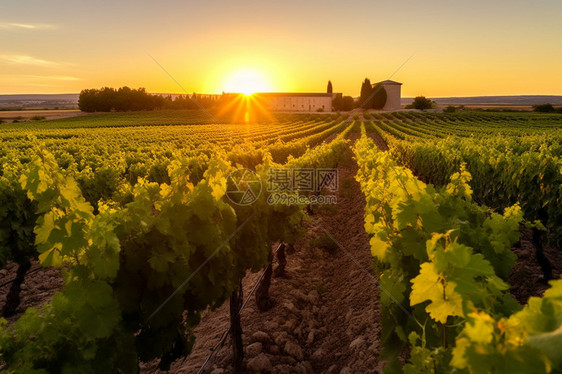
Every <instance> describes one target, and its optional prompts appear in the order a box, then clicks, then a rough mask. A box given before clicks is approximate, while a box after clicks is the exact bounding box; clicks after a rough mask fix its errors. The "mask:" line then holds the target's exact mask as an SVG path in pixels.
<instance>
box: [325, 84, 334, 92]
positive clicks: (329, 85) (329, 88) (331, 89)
mask: <svg viewBox="0 0 562 374" xmlns="http://www.w3.org/2000/svg"><path fill="white" fill-rule="evenodd" d="M326 92H328V93H333V92H334V90H333V88H332V81H328V89H327V91H326Z"/></svg>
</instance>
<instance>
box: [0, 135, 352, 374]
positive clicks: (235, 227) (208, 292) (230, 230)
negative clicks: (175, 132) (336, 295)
mask: <svg viewBox="0 0 562 374" xmlns="http://www.w3.org/2000/svg"><path fill="white" fill-rule="evenodd" d="M345 147H347V141H345V140H344V139H343V138H338V139H336V140H334V141H333V142H331V143H329V144H324V145H322V146H320V147H317V148H314V149H312V150H310V151H308V152H306V153H305V154H304V155H303V156H302V157H300V158H297V159H295V158H291V162H290V164H288V165H286V166H285V167H314V165H322V166H324V167H330V166H333V165H334V164H335V163H337V162H338V160H339V157H340V155H341V150H342V149H343V148H345ZM226 159H227V155H226V154H224V153H221V152H219V151H217V152H216V154H215V156H214V157H211V158H210V159H209V160H208V161H207V164H206V167H205V168H203V170H204V172H203V176H202V178H200V179H199V180H198V181H196V182H194V181H193V180H191V179H190V175H191V174H192V170H193V165H194V160H193V159H190V158H189V157H177V158H175V159H173V160H172V161H171V163H170V165H169V166H168V169H167V172H168V175H169V178H170V183H161V184H159V183H155V182H150V181H148V180H146V179H142V178H141V179H139V180H138V182H137V183H136V184H135V185H123V186H121V189H124V190H125V191H123V194H126V195H128V196H129V198H128V199H127V200H123V201H121V202H115V201H102V202H99V203H98V209H97V213H96V214H95V212H94V208H93V207H92V205H91V204H89V203H88V202H87V201H86V200H85V198H84V197H83V195H82V193H81V191H80V189H79V186H78V184H77V182H76V181H75V180H74V179H73V178H72V175H71V173H69V172H66V171H64V170H62V169H61V168H60V166H59V165H58V164H57V162H56V160H55V158H54V156H53V155H52V154H50V153H49V152H47V151H45V150H44V149H43V148H41V147H36V149H35V155H34V156H33V159H32V161H31V162H30V163H28V164H27V165H26V166H25V167H24V172H23V173H22V174H21V177H20V184H21V188H22V189H23V191H25V193H26V194H27V196H28V197H29V199H30V200H31V201H33V202H34V204H36V207H37V213H38V214H39V219H38V220H37V225H36V227H35V230H34V234H35V245H36V247H37V250H38V252H39V253H40V254H39V260H40V262H41V264H42V265H43V266H58V267H62V269H63V276H64V280H65V285H64V287H63V289H62V290H61V291H60V292H57V293H56V294H55V296H54V297H53V300H52V301H51V302H50V303H47V304H46V305H44V306H42V307H40V308H37V309H36V308H29V309H28V310H27V311H26V312H25V314H24V315H23V316H22V317H21V318H20V319H19V320H18V321H17V322H16V323H15V324H13V325H10V326H8V325H7V323H6V322H5V321H0V325H2V326H1V327H2V329H1V330H0V362H1V361H3V362H5V363H6V367H4V369H5V370H7V371H8V372H25V373H34V372H37V373H39V372H92V373H95V372H116V371H121V372H136V371H137V370H138V361H139V360H141V361H148V360H152V359H155V358H159V359H160V366H161V368H163V369H166V368H167V367H169V364H170V363H171V362H172V361H173V360H174V359H175V358H177V357H179V356H182V355H186V354H188V353H189V351H190V349H191V346H192V344H193V339H194V337H193V335H192V331H193V328H194V327H195V326H196V325H197V323H198V321H199V318H200V312H201V311H202V310H205V309H206V308H209V307H211V308H213V307H216V306H219V305H221V304H222V302H223V301H224V300H225V299H226V298H227V297H229V296H230V295H231V294H232V292H233V290H234V289H235V288H236V287H237V286H238V284H239V279H241V278H242V277H243V276H244V274H245V272H246V270H247V269H253V270H257V269H259V268H260V267H262V266H264V265H265V264H266V263H267V262H268V258H269V255H270V250H271V244H272V242H274V241H276V240H278V239H282V240H284V241H285V242H288V243H291V242H293V241H294V240H295V238H296V237H297V236H298V235H299V234H300V232H301V227H302V225H301V220H302V218H303V213H302V209H301V208H302V207H299V206H296V205H292V206H287V205H270V204H267V197H268V193H269V192H268V191H264V192H262V194H260V195H259V198H258V200H257V201H255V202H254V203H253V204H251V205H249V206H241V205H237V204H231V203H229V202H228V201H227V200H226V199H225V197H224V195H225V190H226V187H227V185H226V183H227V182H226V176H227V175H228V174H229V173H230V172H232V171H233V170H234V169H235V167H234V166H233V165H232V163H230V162H228V161H227V160H226ZM195 162H197V160H195ZM271 167H283V165H279V164H275V163H274V162H273V161H272V157H271V156H270V155H267V154H265V156H264V158H263V162H262V163H261V164H260V165H258V166H257V168H256V172H257V175H258V178H259V179H260V181H261V183H262V185H263V186H266V185H268V183H267V182H268V181H267V176H268V170H269V169H270V168H271ZM256 192H257V191H256ZM256 195H257V193H256Z"/></svg>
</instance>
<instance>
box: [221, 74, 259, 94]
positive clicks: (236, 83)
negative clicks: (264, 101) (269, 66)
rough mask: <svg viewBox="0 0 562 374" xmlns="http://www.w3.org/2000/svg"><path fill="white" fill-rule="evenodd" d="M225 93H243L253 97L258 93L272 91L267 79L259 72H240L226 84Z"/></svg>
mask: <svg viewBox="0 0 562 374" xmlns="http://www.w3.org/2000/svg"><path fill="white" fill-rule="evenodd" d="M224 91H225V92H228V93H243V94H245V95H248V96H249V95H251V94H254V93H256V92H267V91H270V85H269V83H268V81H267V79H266V78H265V77H264V76H263V74H261V73H260V72H259V71H257V70H252V69H244V70H238V71H236V72H235V73H233V74H232V75H230V77H228V80H227V81H226V82H225V84H224Z"/></svg>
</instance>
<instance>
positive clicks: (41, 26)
mask: <svg viewBox="0 0 562 374" xmlns="http://www.w3.org/2000/svg"><path fill="white" fill-rule="evenodd" d="M54 28H56V26H55V25H50V24H46V23H18V22H2V21H0V30H45V29H54Z"/></svg>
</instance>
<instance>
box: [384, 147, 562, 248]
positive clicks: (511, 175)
mask: <svg viewBox="0 0 562 374" xmlns="http://www.w3.org/2000/svg"><path fill="white" fill-rule="evenodd" d="M536 142H537V143H539V144H540V141H539V139H537V140H536ZM519 144H520V141H519V139H515V138H512V139H510V141H506V140H505V139H503V140H501V141H497V140H496V139H494V138H492V139H490V140H488V139H485V140H475V139H470V138H448V139H444V140H439V141H430V140H420V141H410V142H394V144H393V146H392V153H393V154H394V155H395V156H396V158H397V159H398V160H399V161H400V162H401V163H402V164H403V165H405V166H407V167H409V168H410V169H411V170H413V171H414V173H415V174H416V175H420V176H423V177H424V178H426V180H427V181H429V182H431V183H434V184H436V185H444V184H446V182H447V178H448V176H449V175H451V174H452V172H453V171H454V170H455V169H457V170H458V167H459V166H460V165H461V164H462V163H465V164H466V168H467V170H468V171H469V172H470V173H471V174H472V176H473V178H474V181H473V183H472V186H473V189H474V196H475V198H477V199H478V201H479V202H480V203H482V204H486V205H488V206H490V207H492V208H495V209H503V208H505V207H508V206H510V205H512V204H515V203H517V202H519V203H520V204H521V207H522V209H523V212H524V214H525V218H526V219H528V220H532V221H535V220H540V221H541V222H542V223H543V224H544V225H545V226H546V227H547V228H548V229H549V232H551V233H552V234H554V236H555V242H556V243H558V244H560V243H561V242H562V226H561V225H560V222H562V211H560V209H559V207H560V205H561V204H562V159H561V158H560V156H556V155H554V154H553V152H552V151H551V148H550V147H548V146H543V147H540V148H539V149H538V150H537V151H535V150H529V151H525V150H521V149H519V148H518V145H519Z"/></svg>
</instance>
